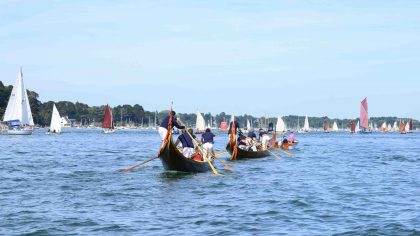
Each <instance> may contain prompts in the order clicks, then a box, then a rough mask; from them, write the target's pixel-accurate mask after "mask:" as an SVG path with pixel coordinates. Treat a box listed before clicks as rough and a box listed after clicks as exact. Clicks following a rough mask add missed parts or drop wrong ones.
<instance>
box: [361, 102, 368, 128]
mask: <svg viewBox="0 0 420 236" xmlns="http://www.w3.org/2000/svg"><path fill="white" fill-rule="evenodd" d="M360 127H362V128H363V129H365V130H367V129H369V117H368V106H367V98H365V99H363V101H362V104H361V106H360Z"/></svg>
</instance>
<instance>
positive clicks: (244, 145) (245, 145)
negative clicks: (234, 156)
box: [238, 133, 249, 150]
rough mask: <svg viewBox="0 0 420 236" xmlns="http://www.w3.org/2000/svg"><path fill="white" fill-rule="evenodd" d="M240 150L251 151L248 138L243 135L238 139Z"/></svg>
mask: <svg viewBox="0 0 420 236" xmlns="http://www.w3.org/2000/svg"><path fill="white" fill-rule="evenodd" d="M238 148H240V149H242V150H248V149H249V147H248V143H247V141H246V136H245V135H243V134H242V133H241V134H239V137H238Z"/></svg>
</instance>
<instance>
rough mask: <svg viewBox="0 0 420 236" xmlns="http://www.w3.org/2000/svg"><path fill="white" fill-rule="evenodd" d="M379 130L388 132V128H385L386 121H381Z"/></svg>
mask: <svg viewBox="0 0 420 236" xmlns="http://www.w3.org/2000/svg"><path fill="white" fill-rule="evenodd" d="M381 131H382V132H388V128H387V125H386V121H385V122H384V123H382V125H381Z"/></svg>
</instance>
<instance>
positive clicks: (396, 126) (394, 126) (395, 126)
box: [392, 121, 399, 132]
mask: <svg viewBox="0 0 420 236" xmlns="http://www.w3.org/2000/svg"><path fill="white" fill-rule="evenodd" d="M398 130H399V128H398V125H397V121H395V122H394V125H393V126H392V131H394V132H398Z"/></svg>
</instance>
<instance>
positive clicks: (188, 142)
mask: <svg viewBox="0 0 420 236" xmlns="http://www.w3.org/2000/svg"><path fill="white" fill-rule="evenodd" d="M192 136H193V138H195V135H194V134H192ZM179 140H180V141H181V143H182V147H184V148H185V147H190V148H194V142H193V141H192V139H191V137H190V136H189V135H188V134H187V133H183V134H181V135H180V136H179Z"/></svg>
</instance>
